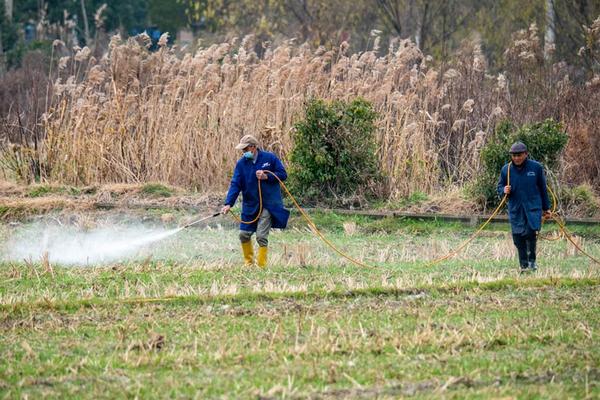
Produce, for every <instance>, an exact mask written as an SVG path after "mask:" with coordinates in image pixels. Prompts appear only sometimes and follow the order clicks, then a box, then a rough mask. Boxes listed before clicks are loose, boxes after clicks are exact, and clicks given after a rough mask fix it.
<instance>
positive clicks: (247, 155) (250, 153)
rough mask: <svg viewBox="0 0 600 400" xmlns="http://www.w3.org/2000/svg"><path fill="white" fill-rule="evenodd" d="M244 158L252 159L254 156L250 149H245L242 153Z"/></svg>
mask: <svg viewBox="0 0 600 400" xmlns="http://www.w3.org/2000/svg"><path fill="white" fill-rule="evenodd" d="M244 158H247V159H248V160H252V159H253V158H254V153H253V152H251V151H247V152H245V153H244Z"/></svg>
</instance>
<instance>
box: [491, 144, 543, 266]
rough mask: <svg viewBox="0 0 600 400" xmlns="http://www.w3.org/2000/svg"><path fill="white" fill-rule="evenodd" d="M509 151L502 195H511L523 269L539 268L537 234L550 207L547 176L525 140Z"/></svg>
mask: <svg viewBox="0 0 600 400" xmlns="http://www.w3.org/2000/svg"><path fill="white" fill-rule="evenodd" d="M509 153H510V156H511V160H512V162H511V163H509V164H506V165H505V166H504V167H503V168H502V171H501V173H500V179H499V181H498V186H497V191H498V196H501V197H502V196H504V194H507V195H508V218H509V221H510V226H511V230H512V237H513V243H514V244H515V247H516V248H517V252H518V254H519V264H520V266H521V272H526V271H528V270H529V271H535V270H537V266H536V263H535V259H536V254H535V253H536V243H537V234H538V232H539V230H540V229H541V227H542V214H543V215H545V216H548V215H549V211H548V210H549V208H550V200H549V198H548V190H547V187H546V175H545V173H544V167H543V166H542V164H540V163H538V162H537V161H534V160H530V159H528V158H527V157H528V152H527V146H525V144H524V143H522V142H516V143H514V144H513V145H512V146H511V148H510V152H509ZM509 168H510V184H509V182H508V172H509Z"/></svg>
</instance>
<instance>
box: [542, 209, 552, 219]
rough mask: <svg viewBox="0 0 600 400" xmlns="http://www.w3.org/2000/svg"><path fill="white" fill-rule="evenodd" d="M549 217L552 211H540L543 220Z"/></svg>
mask: <svg viewBox="0 0 600 400" xmlns="http://www.w3.org/2000/svg"><path fill="white" fill-rule="evenodd" d="M550 218H552V211H550V210H544V212H543V213H542V219H543V220H544V221H545V220H547V219H550Z"/></svg>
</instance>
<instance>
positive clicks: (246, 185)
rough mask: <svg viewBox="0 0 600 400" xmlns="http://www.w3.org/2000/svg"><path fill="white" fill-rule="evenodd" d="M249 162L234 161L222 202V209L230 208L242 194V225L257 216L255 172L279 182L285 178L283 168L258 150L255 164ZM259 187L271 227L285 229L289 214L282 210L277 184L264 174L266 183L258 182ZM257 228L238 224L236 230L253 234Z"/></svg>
mask: <svg viewBox="0 0 600 400" xmlns="http://www.w3.org/2000/svg"><path fill="white" fill-rule="evenodd" d="M253 161H254V160H251V159H248V158H244V157H242V158H241V159H240V160H238V162H237V164H236V165H235V170H234V171H233V177H232V178H231V184H230V185H229V191H228V192H227V197H226V199H225V205H229V206H231V207H233V205H234V204H235V201H236V200H237V197H238V195H239V194H240V192H241V193H242V215H241V218H242V221H252V220H253V219H254V218H256V216H257V215H258V210H259V206H260V204H259V197H258V178H257V177H256V171H258V170H260V169H262V170H266V171H271V172H273V173H274V174H275V175H277V177H278V178H279V179H281V180H282V181H285V180H286V178H287V172H285V168H284V166H283V164H282V163H281V161H280V160H279V158H277V156H276V155H275V154H273V153H269V152H268V151H263V150H258V153H257V154H256V162H253ZM260 184H261V190H262V199H263V208H264V209H266V210H268V211H269V213H270V214H271V227H272V228H279V229H285V227H286V226H287V221H288V218H289V216H290V212H289V211H288V210H286V209H285V208H284V207H283V200H282V198H281V188H280V187H279V182H278V181H277V179H275V177H273V176H272V175H271V174H267V179H266V180H262V181H260ZM257 225H258V222H255V223H253V224H240V229H241V230H243V231H248V232H256V227H257Z"/></svg>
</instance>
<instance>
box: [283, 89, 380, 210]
mask: <svg viewBox="0 0 600 400" xmlns="http://www.w3.org/2000/svg"><path fill="white" fill-rule="evenodd" d="M376 118H377V113H376V112H375V111H374V110H373V107H372V105H371V104H370V103H369V102H367V101H366V100H364V99H360V98H358V99H355V100H353V101H352V102H350V103H346V102H343V101H333V102H325V101H323V100H316V99H313V100H311V101H309V102H308V104H307V106H306V116H305V119H304V120H302V121H300V122H298V123H296V124H295V134H294V142H295V143H294V148H293V150H292V152H291V155H290V162H291V163H290V186H291V188H292V190H293V191H294V193H295V194H297V195H298V196H299V198H301V199H302V200H303V201H304V202H312V203H314V202H325V203H329V204H335V203H339V202H340V201H341V200H340V199H341V198H344V197H349V196H356V195H359V196H365V195H371V194H374V193H375V189H376V185H377V182H378V181H379V179H380V174H379V173H378V168H377V158H376V155H375V154H376V149H377V146H376V143H375V119H376Z"/></svg>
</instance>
